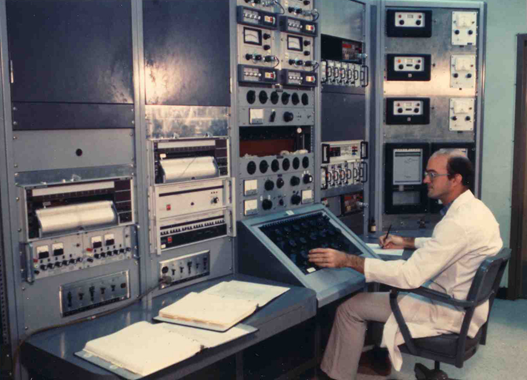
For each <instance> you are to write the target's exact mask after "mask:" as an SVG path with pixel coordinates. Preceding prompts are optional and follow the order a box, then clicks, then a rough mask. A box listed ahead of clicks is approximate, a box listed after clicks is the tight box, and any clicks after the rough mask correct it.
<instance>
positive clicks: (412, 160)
mask: <svg viewBox="0 0 527 380" xmlns="http://www.w3.org/2000/svg"><path fill="white" fill-rule="evenodd" d="M429 155H430V145H429V144H428V143H416V144H386V146H385V163H386V165H385V168H386V169H385V170H386V171H385V175H384V212H385V213H386V214H419V213H425V212H427V211H428V197H427V186H426V184H424V183H423V179H424V178H423V172H424V170H425V168H426V165H427V162H428V157H429Z"/></svg>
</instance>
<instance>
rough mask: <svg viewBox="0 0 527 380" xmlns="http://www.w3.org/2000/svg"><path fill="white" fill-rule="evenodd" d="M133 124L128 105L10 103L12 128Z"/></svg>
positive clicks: (79, 127) (130, 107)
mask: <svg viewBox="0 0 527 380" xmlns="http://www.w3.org/2000/svg"><path fill="white" fill-rule="evenodd" d="M133 127H134V108H133V106H132V105H124V104H123V105H117V104H112V105H108V104H64V103H53V104H50V103H13V130H41V129H109V128H133Z"/></svg>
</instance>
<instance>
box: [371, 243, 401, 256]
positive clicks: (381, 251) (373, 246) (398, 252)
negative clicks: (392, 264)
mask: <svg viewBox="0 0 527 380" xmlns="http://www.w3.org/2000/svg"><path fill="white" fill-rule="evenodd" d="M366 245H367V246H368V247H370V248H371V249H372V250H373V252H375V253H376V254H378V255H390V256H401V257H402V256H403V252H404V249H384V248H381V246H380V245H379V244H371V243H367V244H366Z"/></svg>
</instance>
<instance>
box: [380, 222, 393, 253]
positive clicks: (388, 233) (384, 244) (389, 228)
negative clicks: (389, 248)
mask: <svg viewBox="0 0 527 380" xmlns="http://www.w3.org/2000/svg"><path fill="white" fill-rule="evenodd" d="M391 229H392V225H391V224H390V227H388V231H386V236H385V237H384V243H383V244H382V248H384V247H385V246H386V239H388V235H390V230H391Z"/></svg>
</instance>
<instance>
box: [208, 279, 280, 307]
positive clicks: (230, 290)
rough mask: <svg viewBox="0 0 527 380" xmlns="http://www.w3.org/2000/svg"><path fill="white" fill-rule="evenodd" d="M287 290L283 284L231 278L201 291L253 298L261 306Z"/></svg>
mask: <svg viewBox="0 0 527 380" xmlns="http://www.w3.org/2000/svg"><path fill="white" fill-rule="evenodd" d="M288 290H289V288H286V287H283V286H275V285H266V284H255V283H252V282H244V281H237V280H231V281H223V282H220V283H219V284H217V285H215V286H212V287H210V288H208V289H206V290H204V291H202V292H201V293H202V294H203V293H206V294H213V295H216V296H219V297H224V298H233V299H242V300H253V301H255V302H256V303H257V304H258V306H260V307H262V306H264V305H266V304H267V303H268V302H270V301H271V300H273V299H275V298H276V297H278V296H279V295H281V294H283V293H285V292H287V291H288Z"/></svg>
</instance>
